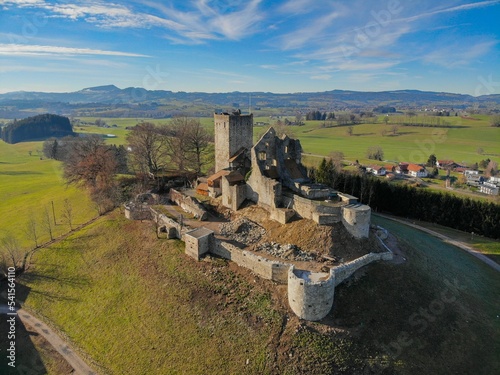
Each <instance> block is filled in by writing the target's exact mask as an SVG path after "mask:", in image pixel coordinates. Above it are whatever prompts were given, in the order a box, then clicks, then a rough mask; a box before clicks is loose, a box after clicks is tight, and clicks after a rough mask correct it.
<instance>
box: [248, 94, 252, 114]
mask: <svg viewBox="0 0 500 375" xmlns="http://www.w3.org/2000/svg"><path fill="white" fill-rule="evenodd" d="M248 114H249V115H250V114H252V93H250V94H248Z"/></svg>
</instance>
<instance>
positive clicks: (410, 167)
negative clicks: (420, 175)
mask: <svg viewBox="0 0 500 375" xmlns="http://www.w3.org/2000/svg"><path fill="white" fill-rule="evenodd" d="M423 169H425V168H424V167H422V166H420V165H418V164H410V165H408V170H409V171H412V172H420V171H421V170H423Z"/></svg>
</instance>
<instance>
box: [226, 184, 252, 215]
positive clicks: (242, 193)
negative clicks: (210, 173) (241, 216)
mask: <svg viewBox="0 0 500 375" xmlns="http://www.w3.org/2000/svg"><path fill="white" fill-rule="evenodd" d="M222 191H224V194H223V195H222V204H223V205H224V207H227V208H230V209H231V210H233V211H237V210H238V208H240V206H241V204H242V203H243V202H244V200H245V199H246V196H247V187H246V186H245V185H233V186H231V185H229V182H228V181H227V179H226V178H224V177H222Z"/></svg>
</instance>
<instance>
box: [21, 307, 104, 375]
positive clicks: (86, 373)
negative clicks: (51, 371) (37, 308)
mask: <svg viewBox="0 0 500 375" xmlns="http://www.w3.org/2000/svg"><path fill="white" fill-rule="evenodd" d="M17 315H18V317H19V318H20V319H21V321H22V322H23V323H24V324H29V325H30V326H32V327H33V328H34V329H35V330H36V331H37V332H38V333H39V334H40V335H42V336H43V337H44V338H45V339H46V340H47V341H48V342H49V343H50V345H52V346H53V347H54V349H55V350H57V351H58V352H59V353H60V354H61V355H62V356H63V358H64V359H65V360H66V361H67V362H68V363H69V364H70V365H71V367H73V369H74V370H75V372H74V373H75V374H78V375H97V373H96V372H95V371H93V370H92V369H91V368H90V367H89V366H88V365H87V364H86V363H85V362H84V361H83V360H82V359H81V358H80V357H79V356H78V354H76V353H75V352H74V351H73V349H71V348H70V347H69V345H68V344H67V343H66V342H65V341H64V340H63V339H62V338H61V337H60V336H59V335H57V334H56V333H55V332H54V331H53V330H52V329H51V328H50V327H49V326H47V325H46V324H45V323H43V322H42V321H40V320H39V319H37V318H36V317H34V316H33V315H31V314H30V313H29V312H27V311H26V310H23V309H19V310H17Z"/></svg>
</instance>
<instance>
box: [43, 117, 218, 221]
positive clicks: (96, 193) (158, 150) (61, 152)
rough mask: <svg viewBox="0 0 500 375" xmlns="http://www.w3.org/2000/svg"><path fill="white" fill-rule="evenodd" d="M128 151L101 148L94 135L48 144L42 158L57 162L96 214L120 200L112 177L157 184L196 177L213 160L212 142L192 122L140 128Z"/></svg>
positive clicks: (102, 143)
mask: <svg viewBox="0 0 500 375" xmlns="http://www.w3.org/2000/svg"><path fill="white" fill-rule="evenodd" d="M127 142H128V147H127V148H125V147H124V146H122V145H120V146H115V145H107V144H106V143H105V141H104V139H103V138H102V137H100V136H98V135H88V136H80V137H64V138H61V139H57V138H51V139H48V140H47V141H45V142H44V144H43V153H44V155H45V156H46V157H47V158H51V159H56V160H59V161H61V162H62V165H63V175H64V178H65V179H66V181H67V183H68V184H75V185H78V186H81V187H83V188H85V189H86V190H87V191H89V193H90V196H91V198H92V200H93V201H94V202H95V203H96V205H97V206H98V207H99V211H100V212H106V211H108V210H109V209H112V208H113V207H116V205H117V204H119V203H121V202H122V201H123V200H124V196H123V194H124V192H123V185H122V184H121V181H120V180H118V179H117V178H116V176H117V174H124V173H130V172H132V173H135V174H136V175H137V176H140V177H142V178H143V179H148V178H150V179H157V178H158V176H159V175H160V174H161V173H166V172H176V173H181V174H185V173H191V174H201V173H202V170H203V169H205V168H206V167H207V166H208V165H209V164H210V163H211V162H212V160H213V157H212V156H213V136H212V135H211V134H210V133H208V132H207V130H206V129H205V128H203V126H202V125H201V124H200V122H199V121H198V120H194V119H190V118H187V117H178V118H175V119H173V120H172V121H171V122H170V123H169V124H166V125H155V124H152V123H149V122H142V123H139V124H137V125H136V126H134V127H133V129H132V130H131V131H130V133H129V135H128V136H127Z"/></svg>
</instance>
